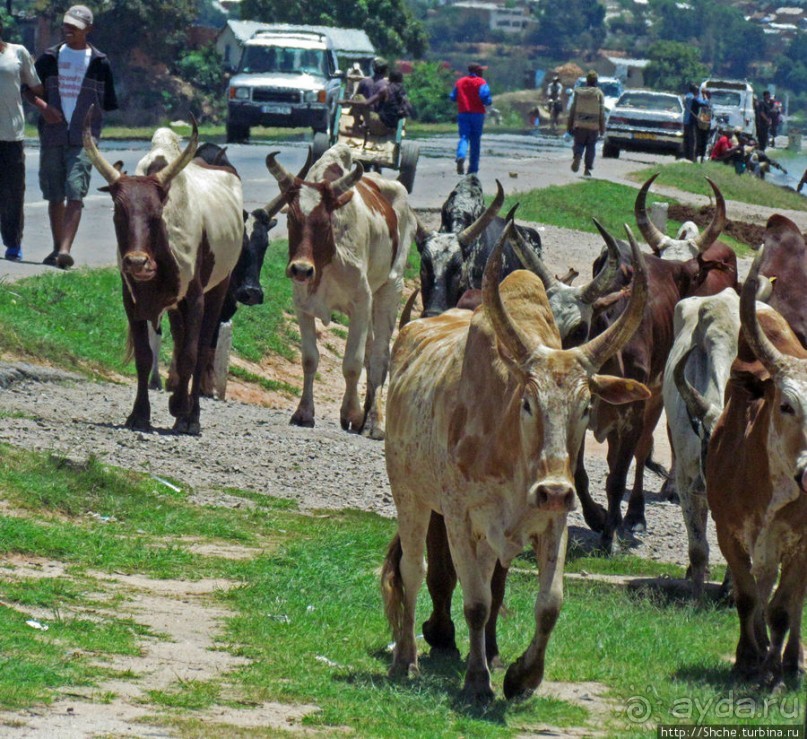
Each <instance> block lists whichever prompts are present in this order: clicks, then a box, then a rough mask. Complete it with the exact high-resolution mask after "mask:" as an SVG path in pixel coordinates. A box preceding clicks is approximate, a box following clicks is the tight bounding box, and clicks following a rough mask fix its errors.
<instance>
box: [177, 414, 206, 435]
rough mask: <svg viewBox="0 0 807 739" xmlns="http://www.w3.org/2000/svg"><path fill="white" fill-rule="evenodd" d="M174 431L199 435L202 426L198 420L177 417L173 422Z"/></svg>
mask: <svg viewBox="0 0 807 739" xmlns="http://www.w3.org/2000/svg"><path fill="white" fill-rule="evenodd" d="M174 433H175V434H186V435H187V436H199V434H201V433H202V426H201V424H200V423H199V421H193V420H191V419H190V418H177V420H176V421H175V422H174Z"/></svg>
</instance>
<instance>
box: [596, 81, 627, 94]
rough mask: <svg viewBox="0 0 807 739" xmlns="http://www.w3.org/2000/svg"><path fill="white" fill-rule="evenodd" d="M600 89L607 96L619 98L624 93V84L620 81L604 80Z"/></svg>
mask: <svg viewBox="0 0 807 739" xmlns="http://www.w3.org/2000/svg"><path fill="white" fill-rule="evenodd" d="M600 89H601V90H602V94H603V95H605V97H609V98H618V97H619V96H620V94H621V93H622V86H621V85H620V84H619V83H618V82H602V83H600Z"/></svg>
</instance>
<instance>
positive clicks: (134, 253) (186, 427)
mask: <svg viewBox="0 0 807 739" xmlns="http://www.w3.org/2000/svg"><path fill="white" fill-rule="evenodd" d="M198 140H199V135H198V131H197V128H196V121H195V119H194V121H193V133H192V135H191V139H190V141H189V142H188V144H187V146H186V147H185V148H184V149H180V146H179V137H178V136H177V135H176V134H175V133H174V132H173V131H171V130H170V129H167V128H160V129H157V131H155V133H154V136H153V138H152V147H151V150H150V151H149V153H148V154H146V156H145V157H143V158H142V159H141V160H140V162H138V165H137V169H136V174H135V175H133V176H130V175H127V174H122V173H121V172H120V171H118V170H117V169H116V168H115V167H114V166H113V165H112V164H110V163H109V162H108V161H107V160H106V159H105V158H104V157H103V155H102V154H101V152H100V151H98V148H97V147H96V145H95V142H94V141H93V138H92V133H91V131H90V127H89V116H88V118H87V120H86V121H85V124H84V149H85V151H86V152H87V154H88V156H89V158H90V161H92V163H93V165H94V166H95V168H96V169H97V170H98V172H99V173H100V174H101V176H102V177H103V178H104V179H105V180H106V181H107V183H109V192H110V194H111V196H112V201H113V204H114V214H113V221H114V224H115V234H116V236H117V240H118V266H119V267H120V271H121V277H122V280H123V305H124V308H125V309H126V316H127V318H128V319H129V335H130V339H131V342H132V344H133V347H134V356H135V364H136V366H137V395H136V396H135V402H134V407H133V409H132V412H131V414H130V415H129V418H128V419H127V421H126V426H127V427H128V428H131V429H137V430H147V429H149V428H150V427H151V406H150V404H149V397H148V380H149V372H150V370H151V364H152V350H151V347H150V346H149V337H148V325H149V324H151V325H152V326H156V325H157V323H158V322H159V320H160V317H161V316H162V314H163V312H165V311H168V316H169V319H170V321H171V334H172V336H173V337H174V363H175V365H176V369H177V377H178V382H177V386H176V388H175V389H174V392H173V394H172V395H171V398H170V399H169V402H168V407H169V410H170V412H171V415H172V416H174V417H175V418H176V422H175V423H174V430H175V431H177V432H179V433H186V434H198V433H199V431H200V424H199V391H200V379H201V373H202V370H203V369H204V367H205V366H206V364H207V360H208V355H209V353H210V351H211V349H210V346H211V339H212V336H213V332H214V331H215V329H216V327H217V325H218V320H219V314H220V313H221V305H222V301H223V300H224V296H225V295H226V293H227V287H228V285H229V282H230V274H231V272H232V270H233V268H234V267H235V265H236V262H237V261H238V255H239V254H240V252H241V244H242V240H243V234H244V219H243V215H242V211H243V195H242V191H241V180H240V179H239V178H238V176H237V175H235V174H234V173H233V172H232V171H231V170H230V169H229V168H226V167H211V166H204V167H202V166H199V165H198V164H195V163H193V162H192V161H191V160H192V159H193V157H194V154H195V152H196V147H197V144H198Z"/></svg>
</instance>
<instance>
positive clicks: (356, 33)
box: [216, 20, 376, 73]
mask: <svg viewBox="0 0 807 739" xmlns="http://www.w3.org/2000/svg"><path fill="white" fill-rule="evenodd" d="M270 28H271V29H278V30H285V31H313V32H316V33H327V34H328V36H330V37H331V39H332V41H333V45H334V50H335V51H336V58H337V59H338V60H339V68H340V69H343V70H345V71H347V70H348V69H349V68H350V66H351V65H352V64H353V63H354V62H359V64H360V65H361V67H362V69H363V70H364V71H365V72H368V73H369V69H370V62H371V61H372V59H373V57H374V56H375V55H376V51H375V48H374V47H373V44H372V43H371V42H370V38H369V36H368V35H367V33H366V32H365V31H362V30H360V29H358V28H329V27H327V26H302V25H292V24H285V23H283V24H280V23H261V22H260V21H234V20H229V21H227V24H226V25H225V26H224V28H222V29H221V30H220V31H219V32H218V35H217V36H216V49H217V50H218V52H219V54H221V58H222V61H223V62H224V64H225V66H227V67H228V68H230V69H236V68H237V67H238V63H239V62H240V61H241V52H242V50H243V48H244V42H245V41H246V40H247V39H250V38H252V37H253V36H254V35H255V33H256V31H263V30H267V29H270Z"/></svg>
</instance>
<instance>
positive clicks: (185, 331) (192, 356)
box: [168, 282, 205, 434]
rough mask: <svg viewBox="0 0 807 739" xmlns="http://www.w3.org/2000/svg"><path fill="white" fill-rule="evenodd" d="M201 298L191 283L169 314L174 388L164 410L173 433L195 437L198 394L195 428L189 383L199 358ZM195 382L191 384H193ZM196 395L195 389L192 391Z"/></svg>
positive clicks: (202, 299) (197, 424)
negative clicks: (169, 417)
mask: <svg viewBox="0 0 807 739" xmlns="http://www.w3.org/2000/svg"><path fill="white" fill-rule="evenodd" d="M204 302H205V297H204V293H203V292H202V288H201V285H200V284H198V282H192V283H191V284H190V286H189V288H188V292H187V293H186V295H185V297H184V298H183V299H182V300H181V301H179V304H178V305H177V309H176V310H174V311H171V313H170V314H169V317H170V319H171V335H172V336H173V337H174V365H175V366H176V370H177V386H176V388H175V389H174V391H173V393H172V394H171V397H170V398H169V399H168V410H169V412H170V413H171V415H172V416H173V417H174V418H175V419H176V421H174V431H175V432H176V433H179V434H198V433H199V415H198V394H197V396H196V403H197V412H196V418H195V425H194V423H193V421H194V419H193V418H192V414H193V400H192V398H191V392H190V391H191V381H192V380H193V379H194V374H195V372H196V365H197V359H198V356H199V331H200V328H201V324H202V314H203V312H204ZM195 384H196V383H195V382H194V385H195ZM196 392H197V393H198V388H197V390H196Z"/></svg>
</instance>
